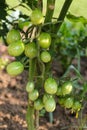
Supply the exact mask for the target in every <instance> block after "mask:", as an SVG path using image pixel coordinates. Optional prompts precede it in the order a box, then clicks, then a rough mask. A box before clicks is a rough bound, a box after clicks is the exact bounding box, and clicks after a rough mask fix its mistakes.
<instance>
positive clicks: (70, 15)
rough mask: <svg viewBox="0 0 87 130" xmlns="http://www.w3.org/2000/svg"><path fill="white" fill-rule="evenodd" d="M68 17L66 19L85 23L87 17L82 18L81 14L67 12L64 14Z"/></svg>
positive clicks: (86, 22)
mask: <svg viewBox="0 0 87 130" xmlns="http://www.w3.org/2000/svg"><path fill="white" fill-rule="evenodd" d="M66 17H67V18H68V20H70V21H72V22H82V23H83V24H87V19H86V18H84V17H83V16H75V15H72V14H71V13H69V14H67V16H66Z"/></svg>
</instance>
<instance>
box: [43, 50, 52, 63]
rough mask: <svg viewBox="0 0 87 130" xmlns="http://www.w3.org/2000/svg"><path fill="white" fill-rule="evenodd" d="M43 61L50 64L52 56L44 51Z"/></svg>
mask: <svg viewBox="0 0 87 130" xmlns="http://www.w3.org/2000/svg"><path fill="white" fill-rule="evenodd" d="M41 60H42V61H43V62H44V63H48V62H50V61H51V55H50V53H49V52H48V51H43V52H42V53H41Z"/></svg>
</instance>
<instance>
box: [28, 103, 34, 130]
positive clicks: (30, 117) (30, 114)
mask: <svg viewBox="0 0 87 130" xmlns="http://www.w3.org/2000/svg"><path fill="white" fill-rule="evenodd" d="M26 120H27V125H28V130H35V128H34V108H33V107H32V106H31V105H30V103H29V104H28V109H27V114H26Z"/></svg>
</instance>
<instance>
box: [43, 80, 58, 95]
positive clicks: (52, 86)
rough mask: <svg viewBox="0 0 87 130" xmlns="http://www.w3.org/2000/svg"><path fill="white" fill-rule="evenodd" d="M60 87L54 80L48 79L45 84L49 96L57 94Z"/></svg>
mask: <svg viewBox="0 0 87 130" xmlns="http://www.w3.org/2000/svg"><path fill="white" fill-rule="evenodd" d="M57 88H58V85H57V83H56V81H55V80H54V79H53V78H48V79H46V81H45V83H44V89H45V91H46V92H47V93H48V94H55V93H56V92H57Z"/></svg>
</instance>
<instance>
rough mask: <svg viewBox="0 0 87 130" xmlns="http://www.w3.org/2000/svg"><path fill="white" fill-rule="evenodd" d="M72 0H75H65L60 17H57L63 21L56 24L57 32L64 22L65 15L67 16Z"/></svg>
mask: <svg viewBox="0 0 87 130" xmlns="http://www.w3.org/2000/svg"><path fill="white" fill-rule="evenodd" d="M72 1H73V0H65V2H64V5H63V7H62V9H61V12H60V15H59V17H58V19H57V21H61V22H59V23H57V24H56V25H55V30H56V33H57V32H58V30H59V29H60V26H61V25H62V23H63V21H64V18H65V16H66V13H67V11H68V9H69V7H70V5H71V3H72Z"/></svg>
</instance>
